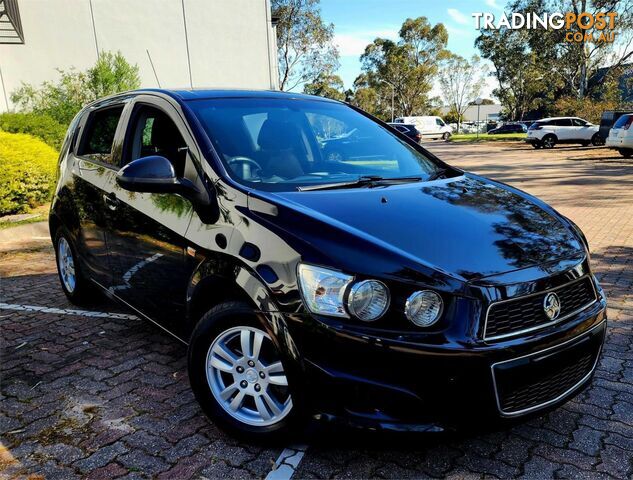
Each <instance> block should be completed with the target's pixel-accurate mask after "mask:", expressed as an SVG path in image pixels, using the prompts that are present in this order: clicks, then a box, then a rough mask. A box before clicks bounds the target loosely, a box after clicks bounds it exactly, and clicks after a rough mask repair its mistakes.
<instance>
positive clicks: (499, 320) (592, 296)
mask: <svg viewBox="0 0 633 480" xmlns="http://www.w3.org/2000/svg"><path fill="white" fill-rule="evenodd" d="M549 292H555V293H556V295H558V298H559V299H560V304H561V311H560V314H559V315H558V318H556V319H555V320H553V321H552V320H550V319H549V318H548V317H547V315H546V314H545V310H544V308H543V301H544V299H545V296H546V295H547V294H548V293H549ZM595 301H596V291H595V290H594V288H593V284H592V282H591V279H590V278H589V277H583V278H581V279H579V280H576V281H574V282H571V283H568V284H566V285H563V286H561V287H558V288H554V289H551V290H546V291H544V292H540V293H536V294H532V295H526V296H524V297H519V298H516V299H512V300H503V301H501V302H497V303H493V304H492V305H491V306H490V308H489V309H488V315H487V318H486V322H485V327H484V339H485V340H492V339H496V338H502V337H506V336H511V335H517V334H519V333H523V332H526V331H530V330H536V329H538V328H542V327H544V326H547V325H550V324H552V323H556V322H560V321H562V320H564V319H565V318H567V317H569V316H571V315H573V314H575V313H578V312H580V311H581V310H584V309H585V308H587V307H588V306H589V305H591V304H592V303H594V302H595Z"/></svg>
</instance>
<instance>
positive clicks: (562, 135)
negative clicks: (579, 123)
mask: <svg viewBox="0 0 633 480" xmlns="http://www.w3.org/2000/svg"><path fill="white" fill-rule="evenodd" d="M550 124H553V125H554V129H555V133H556V136H557V137H558V140H560V141H563V142H564V141H568V140H572V139H573V138H574V130H573V127H572V123H571V118H558V119H556V120H554V121H552V122H550Z"/></svg>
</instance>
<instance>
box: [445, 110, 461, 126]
mask: <svg viewBox="0 0 633 480" xmlns="http://www.w3.org/2000/svg"><path fill="white" fill-rule="evenodd" d="M442 119H443V120H444V121H445V122H446V123H458V122H459V121H460V120H461V117H460V115H459V113H457V110H455V109H454V108H451V109H450V110H449V111H448V112H447V113H446V114H445V115H444V116H443V117H442Z"/></svg>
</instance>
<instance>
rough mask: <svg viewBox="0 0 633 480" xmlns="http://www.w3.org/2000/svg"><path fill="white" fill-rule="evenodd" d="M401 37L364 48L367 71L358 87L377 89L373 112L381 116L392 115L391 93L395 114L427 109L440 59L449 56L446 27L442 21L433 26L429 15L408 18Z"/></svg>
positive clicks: (406, 113) (382, 39)
mask: <svg viewBox="0 0 633 480" xmlns="http://www.w3.org/2000/svg"><path fill="white" fill-rule="evenodd" d="M399 36H400V39H399V40H398V41H397V42H394V41H392V40H388V39H385V38H377V39H375V40H374V41H373V43H371V44H370V45H368V46H367V47H366V48H365V53H363V55H362V56H361V62H362V69H363V72H364V74H363V75H361V76H360V77H359V78H357V79H356V82H355V84H356V85H357V89H359V90H364V89H371V91H373V92H375V95H376V97H377V104H376V105H375V106H374V108H372V109H371V110H370V112H371V113H374V114H376V115H378V116H380V117H382V118H390V117H391V97H392V94H395V95H394V96H395V103H396V105H395V116H396V117H398V116H411V115H420V114H424V113H425V112H426V111H428V109H429V96H428V94H429V92H430V91H431V89H432V87H433V81H434V80H435V77H436V75H437V72H438V65H439V62H440V61H441V60H443V59H444V58H446V56H447V55H448V52H447V50H446V43H447V42H448V33H447V31H446V28H445V27H444V25H443V24H441V23H438V24H436V25H431V24H430V23H429V21H428V19H427V18H426V17H418V18H415V19H411V18H408V19H407V20H405V22H404V23H403V24H402V27H401V28H400V32H399ZM371 94H372V95H373V94H374V93H371ZM363 96H364V97H366V96H367V95H366V94H363ZM355 103H356V102H355Z"/></svg>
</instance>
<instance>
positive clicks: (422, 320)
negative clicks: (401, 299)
mask: <svg viewBox="0 0 633 480" xmlns="http://www.w3.org/2000/svg"><path fill="white" fill-rule="evenodd" d="M442 305H443V302H442V297H440V296H439V295H438V294H437V293H435V292H432V291H431V290H422V291H420V292H415V293H413V294H412V295H411V296H410V297H409V298H407V303H406V304H405V307H404V313H405V315H406V316H407V318H408V319H409V320H410V321H411V322H413V323H414V324H415V325H417V326H418V327H429V326H431V325H433V324H434V323H435V322H437V320H438V319H439V318H440V315H441V314H442Z"/></svg>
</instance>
